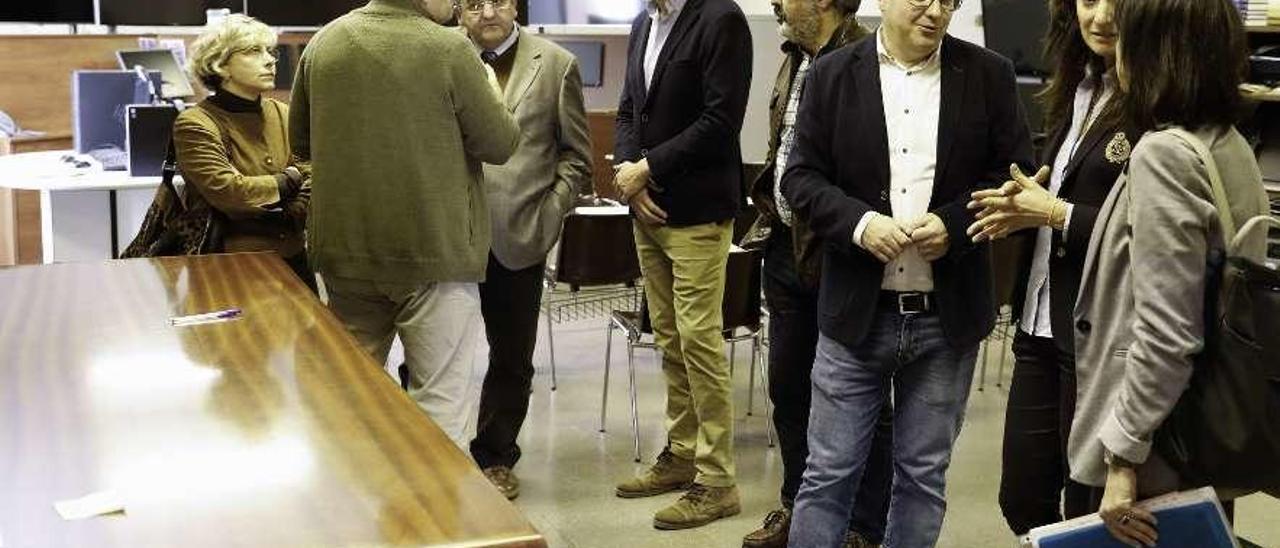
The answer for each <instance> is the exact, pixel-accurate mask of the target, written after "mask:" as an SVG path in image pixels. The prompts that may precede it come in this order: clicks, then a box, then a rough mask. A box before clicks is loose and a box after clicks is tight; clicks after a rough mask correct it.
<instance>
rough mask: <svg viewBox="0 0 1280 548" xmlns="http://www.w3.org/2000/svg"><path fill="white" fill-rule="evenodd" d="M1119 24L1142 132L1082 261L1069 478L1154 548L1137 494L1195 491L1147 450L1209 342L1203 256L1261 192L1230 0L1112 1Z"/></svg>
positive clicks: (1113, 522)
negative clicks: (1242, 119)
mask: <svg viewBox="0 0 1280 548" xmlns="http://www.w3.org/2000/svg"><path fill="white" fill-rule="evenodd" d="M1116 24H1117V28H1118V30H1119V40H1118V42H1117V46H1116V49H1117V55H1116V59H1117V61H1116V67H1117V71H1116V73H1117V76H1118V79H1119V82H1120V86H1121V89H1123V90H1124V99H1123V107H1122V110H1123V113H1124V115H1125V118H1126V119H1127V120H1128V121H1129V123H1130V124H1132V125H1133V126H1134V127H1136V128H1137V129H1138V130H1139V131H1142V132H1144V133H1143V134H1142V137H1141V138H1140V139H1139V140H1138V143H1137V145H1136V146H1135V147H1134V149H1133V155H1132V157H1131V158H1130V159H1129V165H1128V168H1127V169H1126V171H1125V173H1124V174H1123V175H1122V176H1121V177H1120V179H1119V180H1117V181H1116V184H1115V187H1114V188H1113V189H1112V191H1111V194H1110V195H1109V196H1108V197H1107V201H1106V203H1105V204H1104V205H1103V208H1102V210H1101V212H1100V213H1099V216H1098V219H1099V221H1098V224H1097V226H1096V227H1095V230H1094V232H1095V234H1094V236H1093V239H1092V241H1090V243H1089V250H1088V256H1087V258H1086V260H1085V270H1084V277H1083V279H1082V282H1081V286H1080V295H1079V298H1078V300H1077V303H1076V308H1075V316H1074V318H1073V319H1074V320H1075V323H1074V326H1075V340H1076V344H1075V347H1076V357H1077V370H1076V377H1077V382H1078V383H1079V399H1078V400H1077V406H1076V413H1075V421H1074V424H1073V427H1072V430H1071V436H1070V443H1069V445H1068V457H1069V461H1070V464H1071V477H1072V478H1073V479H1075V480H1076V481H1079V482H1081V483H1085V484H1087V485H1092V486H1095V487H1103V488H1104V492H1103V496H1102V502H1101V515H1102V519H1103V521H1104V523H1105V524H1106V526H1107V529H1108V530H1109V531H1110V532H1111V534H1112V535H1113V536H1114V537H1115V538H1117V539H1118V540H1120V541H1122V542H1124V543H1126V544H1129V545H1131V546H1139V545H1144V546H1154V545H1155V543H1156V541H1157V538H1158V529H1157V524H1156V522H1155V519H1154V518H1153V517H1152V516H1151V514H1150V513H1148V512H1146V511H1144V510H1142V509H1140V508H1137V507H1136V506H1135V505H1134V503H1135V502H1136V501H1137V500H1139V499H1141V498H1148V497H1151V496H1155V495H1160V494H1163V493H1167V492H1170V491H1174V490H1178V489H1183V488H1187V487H1192V486H1190V485H1186V484H1185V483H1184V482H1183V480H1182V478H1180V477H1179V476H1178V474H1177V472H1175V471H1174V470H1173V468H1172V467H1170V466H1169V464H1168V463H1167V462H1166V461H1165V460H1164V459H1163V458H1162V457H1161V455H1160V454H1159V453H1157V452H1152V451H1151V448H1152V440H1153V438H1154V437H1155V433H1156V431H1157V429H1159V428H1160V426H1161V424H1162V423H1163V422H1164V421H1165V419H1166V418H1167V417H1168V416H1169V413H1170V412H1171V411H1172V409H1173V407H1174V405H1175V404H1176V403H1177V401H1178V399H1179V398H1180V397H1181V395H1182V393H1183V391H1184V390H1185V389H1186V388H1187V386H1188V383H1189V382H1190V379H1191V374H1192V370H1193V360H1194V359H1195V356H1196V355H1197V354H1199V353H1200V352H1201V351H1202V350H1203V349H1204V347H1205V330H1206V325H1205V315H1204V312H1205V295H1206V291H1207V289H1208V288H1209V287H1211V284H1210V282H1211V280H1210V279H1209V277H1210V275H1211V273H1210V269H1209V267H1208V265H1209V264H1210V258H1211V257H1215V256H1220V255H1221V254H1222V253H1223V252H1224V249H1225V247H1226V242H1227V241H1228V240H1229V239H1230V238H1231V237H1232V236H1233V234H1232V233H1231V231H1232V230H1233V228H1232V225H1233V224H1235V226H1240V225H1242V224H1244V223H1245V222H1246V221H1248V220H1249V219H1251V218H1253V217H1256V216H1259V215H1266V214H1267V199H1266V192H1265V191H1264V190H1263V187H1262V175H1261V173H1260V171H1259V169H1258V164H1257V161H1256V159H1255V157H1254V154H1253V150H1252V148H1251V147H1250V146H1249V144H1248V142H1246V141H1245V140H1244V138H1243V137H1242V136H1241V135H1240V133H1239V132H1237V131H1236V130H1235V128H1234V127H1233V124H1234V123H1235V122H1236V119H1237V117H1238V116H1239V114H1240V106H1241V102H1242V99H1241V96H1240V91H1239V89H1238V88H1239V84H1240V82H1241V80H1242V75H1243V74H1244V67H1245V54H1246V49H1245V38H1244V30H1243V25H1242V23H1241V21H1240V14H1239V12H1238V11H1237V10H1236V6H1235V4H1234V2H1231V0H1122V1H1121V2H1119V3H1118V5H1117V10H1116ZM1197 149H1200V150H1202V151H1203V152H1202V153H1198V152H1197ZM1201 154H1203V156H1202V155H1201ZM1215 194H1218V195H1220V196H1222V197H1223V198H1224V199H1223V200H1221V202H1219V201H1215V199H1214V195H1215ZM1217 203H1223V204H1224V206H1223V207H1222V209H1221V210H1220V209H1219V206H1217V205H1215V204H1217ZM1224 219H1225V220H1224ZM1232 221H1234V222H1232Z"/></svg>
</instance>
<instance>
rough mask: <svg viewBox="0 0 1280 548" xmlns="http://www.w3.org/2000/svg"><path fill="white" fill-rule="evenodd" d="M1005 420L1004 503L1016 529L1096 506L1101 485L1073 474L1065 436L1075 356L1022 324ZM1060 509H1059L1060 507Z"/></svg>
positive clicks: (1068, 426)
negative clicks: (1084, 482) (1077, 479)
mask: <svg viewBox="0 0 1280 548" xmlns="http://www.w3.org/2000/svg"><path fill="white" fill-rule="evenodd" d="M1013 355H1014V358H1015V362H1014V366H1013V382H1012V384H1010V386H1009V404H1008V408H1007V410H1006V412H1005V420H1004V450H1003V462H1002V463H1001V467H1000V472H1001V473H1000V509H1001V511H1002V512H1004V518H1005V521H1006V522H1007V523H1008V524H1009V528H1010V529H1012V530H1013V532H1014V533H1015V534H1017V535H1023V534H1026V533H1027V531H1030V530H1031V529H1033V528H1036V527H1039V526H1041V525H1048V524H1050V523H1057V522H1059V521H1062V520H1063V519H1071V518H1075V517H1079V516H1083V515H1085V514H1090V513H1093V512H1096V511H1097V510H1098V506H1099V504H1101V502H1102V489H1099V488H1095V487H1090V486H1087V485H1082V484H1080V483H1077V482H1075V481H1072V480H1071V479H1070V477H1069V476H1070V473H1071V471H1070V469H1069V468H1068V466H1067V437H1068V436H1069V435H1070V434H1071V421H1072V418H1073V416H1074V414H1075V409H1076V363H1075V357H1074V356H1072V355H1071V354H1068V353H1066V352H1063V351H1061V350H1060V349H1058V347H1057V345H1056V344H1054V342H1053V339H1052V338H1048V337H1035V336H1032V335H1029V334H1027V333H1024V332H1023V331H1022V330H1021V329H1019V330H1018V334H1017V335H1016V336H1015V337H1014V339H1013ZM1060 509H1061V510H1060Z"/></svg>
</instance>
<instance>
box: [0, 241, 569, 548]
mask: <svg viewBox="0 0 1280 548" xmlns="http://www.w3.org/2000/svg"><path fill="white" fill-rule="evenodd" d="M232 307H239V308H241V309H243V310H244V315H243V317H242V318H240V319H239V320H236V321H231V322H227V323H220V324H208V325H200V326H194V327H185V328H174V327H170V326H169V323H168V320H169V318H170V317H173V316H179V315H188V314H196V313H203V312H209V311H216V310H222V309H227V308H232ZM103 490H114V491H116V492H117V493H119V494H120V495H121V497H122V498H123V499H124V501H125V503H126V505H127V508H126V512H125V514H124V515H123V516H114V517H111V516H109V517H99V518H93V519H88V520H83V521H63V520H62V519H61V518H60V517H59V516H58V515H57V513H56V512H55V511H54V509H53V506H52V505H53V503H54V502H56V501H60V500H67V499H74V498H78V497H82V496H84V495H88V494H90V493H95V492H99V491H103ZM0 539H2V540H0V543H3V546H5V547H6V548H10V547H15V546H19V547H26V546H40V547H49V546H272V547H276V546H370V545H409V544H412V545H440V544H450V545H454V546H521V547H538V546H545V545H546V544H545V542H544V541H543V539H542V538H541V536H539V534H538V533H537V532H536V531H534V529H533V528H532V527H531V526H530V525H529V523H528V522H527V521H526V520H525V518H524V517H523V516H522V515H521V514H520V512H519V511H518V510H517V509H516V508H515V507H514V506H512V505H511V504H510V503H508V502H507V501H506V500H505V499H504V498H502V496H501V495H500V494H499V493H498V491H497V490H496V489H494V488H493V487H492V486H491V485H490V484H489V483H488V482H487V481H486V479H485V477H484V476H483V475H482V474H481V473H480V471H479V470H477V469H476V467H475V466H474V465H473V464H472V463H471V461H470V460H469V459H468V458H467V457H466V456H465V455H464V454H463V453H462V452H461V451H460V450H459V449H458V448H457V447H456V446H454V445H453V444H452V443H451V442H450V441H449V439H448V438H447V437H446V436H445V435H444V433H443V432H442V431H440V429H439V428H438V427H436V425H435V424H434V423H433V422H431V420H430V419H428V418H427V416H426V415H425V414H423V413H422V412H421V411H420V410H419V409H418V407H417V406H416V405H415V404H414V403H413V402H412V401H411V400H410V399H409V398H408V397H407V396H406V395H405V394H404V392H403V391H401V390H400V388H399V387H398V386H397V385H396V384H395V382H393V381H392V380H391V378H390V377H389V376H388V375H387V374H386V373H385V372H383V370H382V369H381V368H380V367H379V366H378V364H376V363H374V362H373V360H372V359H370V358H369V357H368V356H367V355H366V354H365V353H363V352H362V351H361V350H360V348H359V347H358V346H357V345H356V343H355V341H354V339H352V338H351V337H350V336H349V335H348V334H347V332H346V331H345V330H344V329H343V327H342V325H341V324H339V323H338V321H337V319H336V318H335V317H334V316H333V315H331V314H330V313H329V312H328V311H327V310H326V309H325V308H324V307H323V305H322V304H321V303H320V302H319V301H318V300H317V299H316V298H314V297H313V296H312V295H311V294H310V293H309V292H308V291H307V289H306V288H305V287H304V286H303V285H302V283H301V282H300V281H298V279H297V278H296V277H294V276H293V275H292V274H291V273H290V271H289V270H288V269H287V267H286V266H285V265H284V263H283V262H281V261H280V259H279V258H277V257H276V256H275V255H274V254H240V255H219V256H204V257H190V258H170V259H155V260H132V261H108V262H102V263H71V264H56V265H44V266H30V267H16V268H11V269H0Z"/></svg>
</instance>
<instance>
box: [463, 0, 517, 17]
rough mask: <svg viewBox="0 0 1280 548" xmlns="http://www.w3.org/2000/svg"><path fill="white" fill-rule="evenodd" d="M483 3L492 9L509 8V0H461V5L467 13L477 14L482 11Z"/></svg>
mask: <svg viewBox="0 0 1280 548" xmlns="http://www.w3.org/2000/svg"><path fill="white" fill-rule="evenodd" d="M485 4H488V5H489V7H491V8H493V10H494V11H498V10H505V9H510V8H511V0H463V2H462V3H461V6H462V9H464V10H466V11H467V13H470V14H473V15H478V14H481V13H484V6H485Z"/></svg>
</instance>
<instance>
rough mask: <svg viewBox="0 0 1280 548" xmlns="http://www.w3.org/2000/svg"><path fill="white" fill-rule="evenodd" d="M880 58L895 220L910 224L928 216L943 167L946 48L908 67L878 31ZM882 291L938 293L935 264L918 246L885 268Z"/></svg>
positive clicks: (865, 219) (866, 219) (857, 236)
mask: <svg viewBox="0 0 1280 548" xmlns="http://www.w3.org/2000/svg"><path fill="white" fill-rule="evenodd" d="M876 51H877V52H878V53H879V54H880V95H881V97H882V103H883V105H884V122H885V128H886V129H887V130H888V131H887V135H886V137H887V140H888V143H889V204H890V206H891V207H892V208H893V218H894V220H897V221H911V220H915V219H918V218H920V217H922V216H924V215H925V214H926V213H928V212H929V201H930V200H931V199H932V198H933V177H934V171H935V170H936V169H937V166H938V111H939V109H940V108H941V105H942V48H941V47H939V48H938V50H937V51H935V52H933V55H930V56H929V57H928V58H927V59H925V60H924V61H922V62H921V63H919V64H917V65H915V66H911V67H907V66H904V65H903V64H902V63H901V62H899V61H898V60H897V59H894V58H893V56H892V55H890V54H889V51H888V49H887V48H885V45H884V34H883V32H882V31H876ZM876 215H880V214H879V213H876V212H874V211H872V212H868V213H867V214H866V215H863V216H862V219H860V220H859V221H858V226H857V227H856V228H855V229H854V231H853V241H854V242H855V243H857V244H858V245H859V246H861V245H862V234H863V232H865V231H866V229H867V224H868V223H870V222H871V219H873V218H875V216H876ZM880 287H881V289H886V290H889V291H925V292H928V291H933V265H931V264H929V262H928V261H926V260H924V257H922V256H921V255H920V251H919V250H917V249H916V247H915V246H909V247H907V248H906V249H905V250H903V252H902V254H901V255H899V256H898V258H897V259H894V260H893V261H892V262H890V263H889V264H887V265H885V270H884V281H883V282H882V283H881V285H880Z"/></svg>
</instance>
